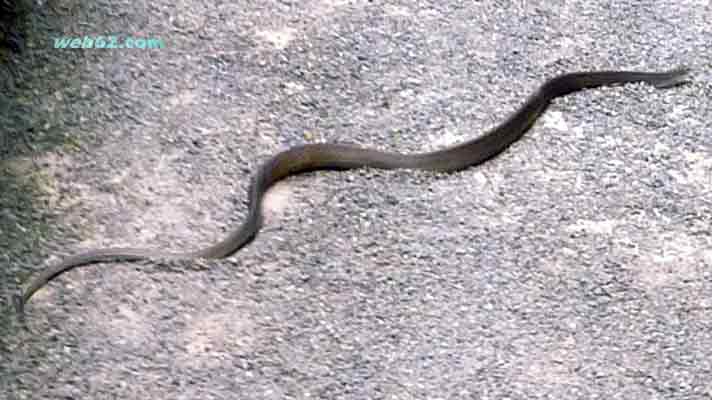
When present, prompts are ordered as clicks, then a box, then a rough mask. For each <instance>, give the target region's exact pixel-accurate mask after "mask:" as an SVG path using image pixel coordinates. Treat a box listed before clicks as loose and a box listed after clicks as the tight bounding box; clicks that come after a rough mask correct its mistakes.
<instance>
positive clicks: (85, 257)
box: [13, 67, 690, 314]
mask: <svg viewBox="0 0 712 400" xmlns="http://www.w3.org/2000/svg"><path fill="white" fill-rule="evenodd" d="M689 73H690V69H689V68H686V67H678V68H675V69H671V70H667V71H663V72H643V71H631V70H597V71H587V72H569V73H562V74H559V75H557V76H555V77H553V78H550V79H548V80H546V81H545V82H544V83H543V84H541V85H540V86H539V87H538V88H537V89H536V90H535V91H534V92H533V93H532V94H530V95H529V96H528V97H527V98H526V100H525V101H524V103H523V104H522V105H521V106H520V107H519V108H518V109H517V110H515V111H514V112H513V113H512V114H511V115H509V117H508V118H507V119H505V120H504V121H503V122H501V123H500V124H498V125H496V126H495V127H494V128H492V129H490V130H487V131H486V132H484V133H483V134H481V135H480V136H478V137H475V138H474V139H470V140H468V141H465V142H462V143H459V144H454V145H452V146H449V147H446V148H443V149H440V150H435V151H431V152H423V153H413V154H403V153H398V152H389V151H382V150H377V149H373V148H365V147H361V146H358V145H352V144H340V143H309V144H302V145H297V146H294V147H291V148H288V149H286V150H284V151H282V152H279V153H277V154H275V155H274V156H272V157H271V158H269V159H268V160H267V161H265V162H264V163H262V164H261V165H260V166H259V168H258V169H257V170H256V172H255V173H254V174H253V175H252V177H251V181H250V185H249V187H248V210H247V216H246V218H245V219H244V221H243V223H242V224H241V225H240V226H239V227H238V228H237V229H235V230H233V231H231V232H230V233H229V234H228V235H227V237H225V238H224V239H223V240H222V241H219V242H217V243H215V244H213V245H211V246H208V247H205V248H202V249H199V250H195V251H187V252H182V253H171V252H168V251H162V250H156V249H143V248H133V247H126V248H101V249H95V250H88V251H85V252H82V253H78V254H75V255H72V256H69V257H67V258H65V259H63V260H60V261H59V262H57V263H56V264H54V265H50V266H48V267H46V268H45V269H43V270H41V271H40V272H39V273H37V274H36V276H34V277H32V278H31V279H28V281H27V282H26V284H25V285H23V288H22V289H21V291H20V293H19V294H16V295H14V296H13V302H14V304H15V308H16V310H17V312H18V313H19V314H23V313H24V308H25V305H26V304H27V302H28V301H29V300H30V298H31V297H32V295H33V294H34V293H35V292H37V291H38V290H39V289H41V288H42V287H44V286H45V285H47V284H48V283H49V282H50V281H51V280H53V279H54V278H56V277H57V276H59V275H61V274H63V273H65V272H67V271H69V270H71V269H74V268H77V267H80V266H85V265H90V264H95V263H102V262H110V261H113V262H130V261H138V260H151V259H157V258H160V259H168V260H171V259H220V258H225V257H228V256H230V255H232V254H233V253H235V252H237V251H238V250H240V249H241V248H243V247H244V246H245V245H247V244H248V243H250V242H251V241H252V240H253V239H254V238H255V237H256V236H257V233H258V231H259V230H260V228H261V226H262V212H261V204H262V200H263V197H264V195H265V193H266V192H267V190H268V189H269V188H270V187H271V186H272V185H274V184H275V183H276V182H278V181H280V180H282V179H284V178H286V177H288V176H291V175H297V174H301V173H305V172H310V171H316V170H348V169H354V168H365V167H371V168H380V169H418V170H427V171H436V172H443V173H449V172H455V171H459V170H463V169H466V168H469V167H472V166H476V165H478V164H482V163H483V162H485V161H487V160H489V159H491V158H493V157H494V156H496V155H498V154H500V153H502V152H503V151H504V150H505V149H507V148H508V147H509V146H510V145H511V144H512V143H514V142H516V141H517V140H519V139H520V138H521V137H522V136H523V135H524V133H525V132H526V131H528V130H529V128H530V127H531V126H532V125H533V124H534V122H535V121H536V120H537V119H538V118H539V116H541V115H542V114H543V112H544V110H545V109H546V108H547V107H548V105H549V104H550V102H551V101H552V100H553V99H555V98H557V97H560V96H564V95H567V94H570V93H572V92H576V91H580V90H583V89H590V88H596V87H600V86H612V85H622V84H626V83H634V82H643V83H646V84H650V85H652V86H654V87H656V88H667V87H672V86H677V85H680V84H683V83H685V82H686V80H687V79H686V78H687V76H688V75H689Z"/></svg>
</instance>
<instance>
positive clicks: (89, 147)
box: [0, 0, 712, 400]
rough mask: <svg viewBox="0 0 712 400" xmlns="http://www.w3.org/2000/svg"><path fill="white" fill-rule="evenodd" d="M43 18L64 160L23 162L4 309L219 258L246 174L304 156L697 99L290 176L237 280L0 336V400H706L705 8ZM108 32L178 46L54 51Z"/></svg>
mask: <svg viewBox="0 0 712 400" xmlns="http://www.w3.org/2000/svg"><path fill="white" fill-rule="evenodd" d="M54 7H55V10H56V11H57V12H58V13H59V15H60V18H61V24H60V26H61V27H62V30H61V31H51V32H47V38H46V42H42V41H40V42H36V43H35V47H34V48H32V47H31V49H30V51H34V52H36V53H37V54H49V55H50V56H49V57H51V60H52V61H53V63H48V66H47V68H58V70H62V68H64V71H66V72H63V73H62V74H57V76H56V79H55V80H51V81H49V83H47V85H46V88H47V90H48V93H46V95H45V96H43V97H42V104H41V105H42V107H46V109H47V110H51V112H49V114H57V115H59V116H58V117H57V118H56V120H53V121H51V122H48V123H47V124H45V125H43V126H38V127H37V131H39V132H42V131H43V130H47V131H52V132H61V133H63V134H68V135H70V136H71V137H72V138H73V140H72V141H71V142H68V144H66V145H63V146H59V147H56V148H53V149H52V150H51V151H46V152H42V153H39V154H36V155H35V156H34V157H32V158H29V157H24V158H18V159H15V160H10V161H11V162H12V164H13V165H14V166H15V167H16V168H17V169H19V170H22V168H23V166H24V168H25V170H32V172H33V173H35V174H40V175H41V176H42V177H43V179H42V180H41V182H42V183H41V190H40V192H41V194H40V195H39V196H38V199H37V203H35V204H33V205H31V206H30V205H28V206H27V207H32V210H33V211H32V213H27V214H23V213H22V212H21V211H17V212H16V213H17V214H16V215H15V214H14V213H13V217H14V218H16V219H17V221H18V224H19V225H18V226H20V227H22V226H25V227H27V226H29V225H30V224H34V223H35V222H36V221H35V219H33V218H32V216H33V215H35V216H36V215H39V216H41V218H39V219H41V220H42V221H45V223H46V224H47V226H49V227H50V228H48V230H47V232H48V233H46V234H40V235H39V236H37V237H36V240H37V242H36V243H34V242H33V243H32V245H31V246H29V245H28V246H29V248H30V249H31V250H30V251H23V252H20V251H17V252H15V253H12V254H10V253H8V254H7V255H6V257H5V260H7V261H9V265H8V266H7V268H5V270H6V271H12V278H10V277H8V284H7V285H6V286H5V287H3V289H2V290H3V291H4V293H5V294H7V293H11V292H13V291H14V290H16V289H17V287H18V284H19V283H20V281H21V280H22V279H24V278H25V277H27V276H29V275H30V274H31V273H32V272H33V271H36V270H38V269H39V268H41V266H42V265H45V264H46V263H48V262H51V261H56V260H57V259H59V258H61V257H62V256H66V255H69V254H73V253H75V252H77V251H79V250H82V249H89V248H95V247H100V246H118V245H130V246H146V247H160V248H165V249H175V250H181V249H186V248H191V249H193V248H198V247H200V246H203V245H206V244H209V243H212V242H214V241H216V240H218V239H220V238H222V237H223V236H224V235H225V234H226V232H228V231H229V230H231V229H233V228H234V227H235V226H237V225H238V224H239V223H240V221H241V220H242V217H243V215H244V213H245V198H246V196H245V189H246V187H247V184H248V181H249V176H250V172H251V170H252V169H253V168H254V167H255V166H256V165H258V164H259V163H260V162H261V161H262V160H264V159H266V158H267V157H269V156H270V155H271V154H273V153H275V152H277V151H279V150H283V149H285V148H287V147H289V146H291V145H295V144H299V143H304V142H316V141H328V142H349V143H359V144H362V145H364V146H372V147H379V148H384V149H392V150H399V151H406V152H415V151H422V150H430V149H436V148H441V147H443V146H446V145H449V144H452V143H456V142H459V141H462V140H466V139H468V138H472V137H474V136H476V135H478V134H480V133H481V132H483V130H484V129H486V128H488V127H492V126H493V125H494V124H496V123H497V122H498V121H500V120H502V119H503V118H505V117H506V116H507V114H508V113H509V112H511V111H513V110H514V109H515V108H516V107H517V106H518V105H519V104H521V102H522V99H523V97H524V96H526V95H528V94H529V93H530V92H531V91H533V90H534V89H535V88H536V87H537V85H538V84H539V83H541V82H542V81H543V80H544V79H546V78H548V77H551V76H553V75H555V74H557V73H560V72H565V71H575V70H590V69H618V68H625V69H640V70H664V69H668V68H671V67H675V66H678V65H688V66H690V67H692V68H693V69H694V74H693V76H692V82H691V83H690V84H689V85H686V86H682V87H677V88H672V89H667V90H655V89H653V88H650V87H648V86H646V85H627V86H623V87H615V88H604V89H597V90H590V91H586V92H583V93H578V94H575V95H571V96H568V97H566V98H563V99H560V100H557V101H555V102H554V103H553V104H552V106H551V107H550V108H549V110H548V111H547V113H546V115H544V116H543V117H542V118H541V120H540V121H539V122H538V123H537V124H536V125H535V126H534V127H533V129H532V130H531V131H530V132H529V133H528V134H527V135H526V137H525V139H523V140H522V141H521V142H519V143H517V144H515V145H514V146H512V147H511V148H510V149H509V150H508V151H507V152H506V153H505V154H503V155H502V156H500V157H498V158H496V159H495V160H492V161H491V162H488V163H487V164H485V165H483V166H480V167H476V168H472V169H469V170H466V171H463V172H459V173H454V174H434V173H422V172H421V173H417V172H412V171H388V172H385V171H378V170H360V171H351V172H320V173H313V174H309V175H304V176H300V177H296V178H292V179H289V180H287V181H286V182H283V183H281V184H279V185H278V186H277V187H276V188H275V189H274V190H273V191H272V193H271V194H270V196H269V198H268V199H267V202H266V204H265V212H266V214H267V219H266V229H265V231H264V232H262V234H261V235H260V236H259V237H258V238H257V239H256V240H255V242H253V243H252V244H251V245H250V246H249V247H247V248H245V249H243V250H242V251H240V252H239V253H238V254H236V255H234V256H233V257H231V258H229V259H226V260H223V261H214V262H203V263H197V264H195V265H193V264H191V265H184V266H182V267H181V266H178V267H175V266H174V267H173V268H167V267H166V266H160V265H144V264H135V263H113V264H105V265H99V266H94V267H88V268H82V269H77V270H75V271H72V272H71V273H68V274H65V275H63V276H62V277H61V278H59V279H58V280H57V281H55V282H53V283H52V284H51V285H50V286H49V287H47V288H46V289H44V290H42V291H41V292H39V293H38V294H37V295H36V297H35V298H34V299H33V300H32V302H31V303H30V305H29V306H28V309H27V317H26V321H25V326H22V325H20V324H19V323H18V322H17V321H16V320H15V319H13V318H12V315H11V314H10V313H9V312H6V313H5V315H4V318H5V319H4V321H5V326H4V328H3V329H4V330H5V331H6V332H7V335H5V337H3V339H2V343H3V346H2V347H3V349H4V350H5V353H6V355H5V356H4V359H3V361H2V363H1V364H0V365H1V366H0V372H2V381H0V384H2V386H4V387H2V388H0V389H2V390H1V392H2V393H7V395H8V398H10V399H40V398H42V399H45V398H46V399H80V398H82V399H108V398H126V399H283V398H295V399H308V398H323V399H455V398H458V399H459V398H474V399H536V398H542V399H544V398H556V399H581V398H605V399H641V400H642V399H646V400H648V399H663V398H665V399H670V398H685V399H688V398H689V399H692V398H695V399H702V398H711V397H712V383H710V380H709V377H710V376H712V290H711V289H712V233H711V232H710V223H711V222H712V217H710V215H712V195H710V183H712V161H711V160H712V127H711V126H710V122H709V121H710V120H712V102H711V101H710V98H711V94H712V91H711V85H710V82H711V81H712V74H710V69H711V68H712V61H711V59H712V57H711V56H710V54H711V53H710V50H712V48H711V47H710V43H711V42H712V25H711V24H710V21H711V20H712V8H711V7H710V4H709V2H700V1H683V2H640V1H610V2H609V1H605V2H589V1H545V2H544V1H542V2H524V1H513V2H504V1H473V2H457V1H443V2H441V1H419V2H407V1H404V2H395V1H377V0H376V1H326V0H322V1H318V0H313V1H299V2H296V1H279V2H271V1H270V2H263V1H238V2H225V3H223V2H216V3H205V4H203V3H200V2H192V1H178V2H172V1H171V2H169V1H164V0H158V1H152V2H141V1H137V2H124V3H117V2H106V1H101V2H84V3H82V4H76V5H74V6H72V7H67V8H61V6H57V5H54ZM107 34H117V35H123V36H130V35H131V36H136V37H156V38H160V39H161V40H163V42H164V44H165V48H163V49H160V50H128V49H115V50H82V49H79V50H55V49H53V48H51V43H52V41H51V38H52V37H57V36H60V35H70V36H84V35H107ZM65 60H66V61H65ZM64 63H66V64H64ZM62 66H64V67H62ZM67 66H71V68H69V67H67ZM65 73H66V75H65ZM70 77H71V79H70ZM53 110H56V112H53ZM7 214H8V213H5V214H4V215H3V216H1V217H0V218H9V217H8V215H7ZM18 215H19V217H18ZM18 240H20V241H21V240H23V239H22V238H19V239H18ZM0 260H1V259H0ZM0 262H4V261H0Z"/></svg>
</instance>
